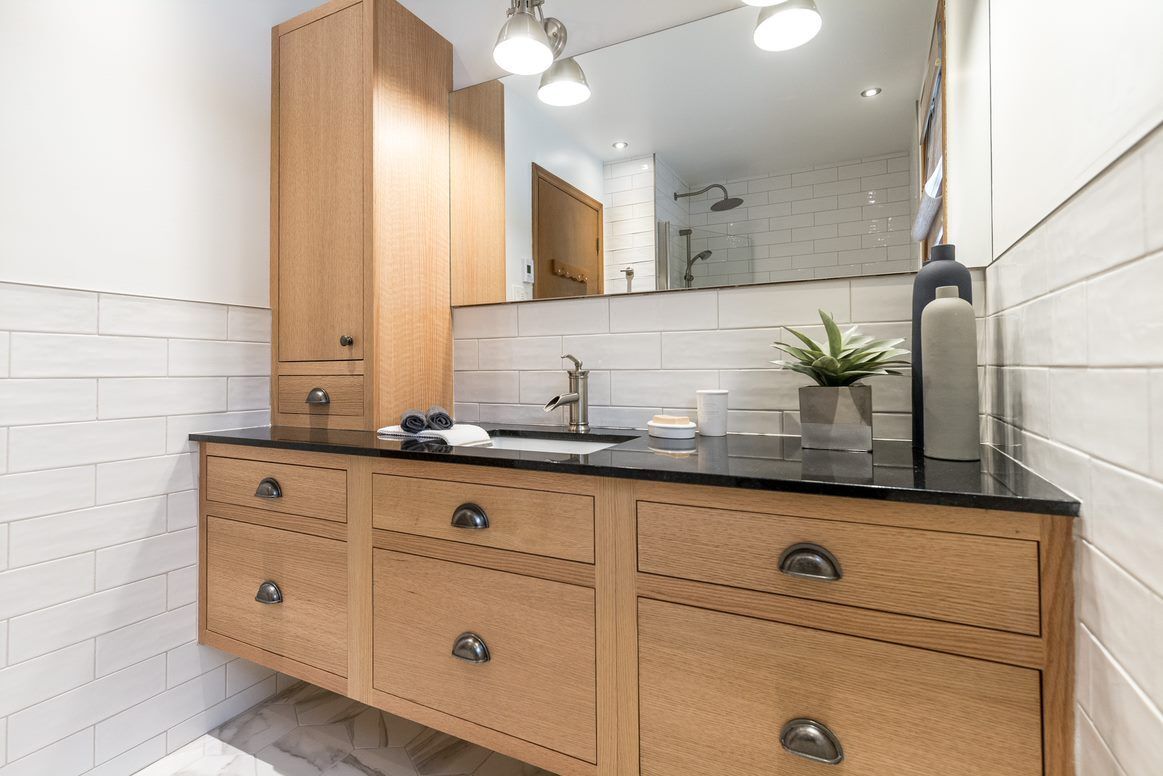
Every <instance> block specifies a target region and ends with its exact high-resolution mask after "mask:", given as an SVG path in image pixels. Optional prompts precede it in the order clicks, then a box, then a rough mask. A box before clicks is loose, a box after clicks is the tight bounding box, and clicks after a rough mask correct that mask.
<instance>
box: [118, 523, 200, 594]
mask: <svg viewBox="0 0 1163 776" xmlns="http://www.w3.org/2000/svg"><path fill="white" fill-rule="evenodd" d="M197 560H198V532H197V530H196V529H194V528H187V529H185V530H183V531H175V532H174V533H167V534H161V535H159V536H151V537H149V538H148V539H139V540H137V541H134V542H128V543H126V544H119V545H117V546H115V547H108V548H106V549H103V550H98V551H97V589H98V590H107V589H109V588H111V587H117V586H119V585H125V584H128V583H130V582H136V581H137V580H139V579H145V578H147V577H152V576H156V575H158V574H164V573H166V572H168V571H173V570H174V569H179V568H184V567H186V566H189V565H190V564H192V563H195V562H197Z"/></svg>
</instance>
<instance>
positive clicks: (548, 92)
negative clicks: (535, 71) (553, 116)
mask: <svg viewBox="0 0 1163 776" xmlns="http://www.w3.org/2000/svg"><path fill="white" fill-rule="evenodd" d="M537 98H538V99H539V100H541V101H542V102H543V103H545V104H546V105H553V106H556V107H561V108H564V107H568V106H570V105H580V104H581V103H583V102H585V101H586V100H588V99H589V98H590V85H589V82H587V81H586V74H585V73H584V72H582V69H581V65H579V64H578V63H577V60H576V59H574V58H573V57H566V58H565V59H559V60H557V61H556V62H554V63H553V64H552V65H550V66H549V69H548V70H546V71H545V72H544V73H543V74H542V76H541V87H540V88H539V89H538V90H537Z"/></svg>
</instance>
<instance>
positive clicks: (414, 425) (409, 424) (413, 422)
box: [400, 410, 428, 434]
mask: <svg viewBox="0 0 1163 776" xmlns="http://www.w3.org/2000/svg"><path fill="white" fill-rule="evenodd" d="M427 426H428V419H427V418H425V417H424V413H423V412H421V411H420V410H408V411H407V412H405V413H404V415H403V416H402V417H401V418H400V428H401V429H403V430H404V433H406V434H419V433H420V432H421V431H423V430H424V429H425V428H426V427H427Z"/></svg>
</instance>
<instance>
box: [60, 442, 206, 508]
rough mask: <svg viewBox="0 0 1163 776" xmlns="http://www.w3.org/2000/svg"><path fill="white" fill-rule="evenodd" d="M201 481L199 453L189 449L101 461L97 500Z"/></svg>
mask: <svg viewBox="0 0 1163 776" xmlns="http://www.w3.org/2000/svg"><path fill="white" fill-rule="evenodd" d="M197 482H198V460H197V456H195V455H191V454H189V453H185V454H181V455H165V456H160V457H157V458H139V459H137V460H132V461H114V462H112V463H102V464H98V465H97V503H98V504H109V503H112V502H114V501H129V500H131V499H138V498H146V497H148V496H160V495H162V494H165V493H173V492H175V491H179V490H190V489H191V488H193V487H195V485H196V484H197ZM54 511H56V510H54Z"/></svg>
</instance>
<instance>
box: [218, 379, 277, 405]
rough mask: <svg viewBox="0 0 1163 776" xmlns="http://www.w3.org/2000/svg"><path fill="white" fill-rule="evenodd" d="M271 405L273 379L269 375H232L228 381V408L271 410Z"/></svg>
mask: <svg viewBox="0 0 1163 776" xmlns="http://www.w3.org/2000/svg"><path fill="white" fill-rule="evenodd" d="M270 406H271V379H270V378H269V377H231V378H229V379H228V381H227V389H226V409H228V410H230V411H231V412H238V411H240V410H269V409H270Z"/></svg>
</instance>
